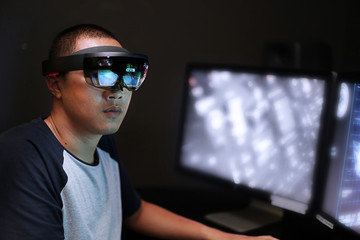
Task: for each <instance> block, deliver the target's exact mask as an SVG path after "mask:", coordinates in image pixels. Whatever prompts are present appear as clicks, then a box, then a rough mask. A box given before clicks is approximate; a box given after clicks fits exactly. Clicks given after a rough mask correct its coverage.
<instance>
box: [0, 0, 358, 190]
mask: <svg viewBox="0 0 360 240" xmlns="http://www.w3.org/2000/svg"><path fill="white" fill-rule="evenodd" d="M358 5H359V4H358V3H357V1H356V0H351V1H344V0H317V1H302V0H299V1H288V0H254V1H245V0H221V1H220V0H217V1H215V0H182V1H166V0H131V1H123V0H104V1H94V0H86V1H85V0H82V1H69V0H62V1H48V0H40V1H27V0H18V1H13V0H11V1H9V0H2V1H1V3H0V30H1V31H0V32H1V38H0V43H1V45H0V46H1V58H0V81H1V88H0V101H1V105H0V110H1V118H0V131H3V130H5V129H7V128H9V127H11V126H14V125H17V124H19V123H22V122H26V121H29V120H31V119H33V118H36V117H41V116H47V115H48V113H49V110H50V105H51V97H50V94H49V93H48V92H47V89H46V87H45V83H44V78H43V77H42V76H41V68H40V66H41V65H40V64H41V61H42V60H44V59H45V58H46V56H47V51H48V48H49V45H50V42H51V40H52V38H53V36H54V35H55V34H56V33H57V32H59V31H60V30H62V29H63V28H65V27H68V26H70V25H74V24H79V23H96V24H99V25H102V26H104V27H106V28H108V29H110V30H111V31H113V32H114V33H115V34H116V35H118V36H119V38H120V39H121V40H122V44H123V45H124V46H125V47H126V48H128V49H129V50H131V51H133V52H137V53H144V54H147V55H149V56H150V61H151V62H150V64H151V65H150V72H149V75H148V78H147V80H146V82H145V83H144V84H143V86H142V87H141V88H140V90H139V91H138V92H136V93H134V95H133V100H132V103H131V107H130V110H129V112H128V116H127V118H126V120H125V121H124V123H123V126H122V127H121V129H120V130H119V132H118V133H117V134H116V138H117V140H118V145H119V149H120V152H121V153H122V156H123V160H124V162H125V164H126V166H127V168H128V171H129V173H130V175H131V177H132V179H133V182H134V184H135V185H137V186H184V185H189V184H192V182H190V180H187V179H186V178H184V177H182V176H179V175H178V174H176V173H174V171H173V165H174V159H175V153H174V152H175V151H174V150H175V147H176V141H175V140H176V134H177V128H178V125H179V120H178V119H179V113H180V112H179V109H180V106H181V88H182V84H183V83H182V82H183V77H184V69H185V65H186V64H187V63H188V62H220V63H232V64H245V65H260V64H261V58H262V50H263V48H264V46H265V45H266V44H267V43H268V42H270V41H281V42H289V43H293V42H300V43H318V42H320V43H323V44H326V45H327V46H329V48H330V49H331V50H332V56H333V61H332V62H333V68H334V69H335V70H343V69H356V68H357V66H360V61H359V60H358V57H359V55H360V48H359V46H358V45H359V44H358V43H359V41H358V40H360V39H359V36H358V34H357V32H358V26H359V24H358V23H359V20H360V17H359V16H358V13H357V9H359V6H358Z"/></svg>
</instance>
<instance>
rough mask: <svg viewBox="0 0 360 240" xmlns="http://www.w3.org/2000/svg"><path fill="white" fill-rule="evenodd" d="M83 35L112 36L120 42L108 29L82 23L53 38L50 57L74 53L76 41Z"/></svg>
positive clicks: (95, 36)
mask: <svg viewBox="0 0 360 240" xmlns="http://www.w3.org/2000/svg"><path fill="white" fill-rule="evenodd" d="M81 37H89V38H112V39H114V40H116V41H118V42H119V43H120V41H119V40H118V39H117V37H116V36H115V35H114V34H113V33H112V32H110V31H108V30H107V29H105V28H103V27H100V26H98V25H95V24H80V25H75V26H72V27H69V28H67V29H65V30H63V31H61V32H60V33H59V34H58V35H57V36H56V37H55V38H54V40H53V43H52V45H51V47H50V51H49V56H48V57H49V59H51V58H55V57H62V56H67V55H70V54H71V53H73V51H74V49H75V47H76V42H77V40H78V39H79V38H81Z"/></svg>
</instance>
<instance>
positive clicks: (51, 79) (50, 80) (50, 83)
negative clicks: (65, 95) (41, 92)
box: [46, 75, 62, 98]
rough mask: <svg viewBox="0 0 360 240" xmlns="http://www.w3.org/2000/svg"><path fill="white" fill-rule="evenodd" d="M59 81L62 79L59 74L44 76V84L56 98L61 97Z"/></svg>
mask: <svg viewBox="0 0 360 240" xmlns="http://www.w3.org/2000/svg"><path fill="white" fill-rule="evenodd" d="M59 81H62V77H61V76H60V75H52V76H46V85H47V87H48V89H49V91H50V93H51V94H52V95H53V96H54V97H56V98H61V90H60V87H59Z"/></svg>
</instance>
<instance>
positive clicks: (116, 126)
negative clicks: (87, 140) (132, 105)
mask: <svg viewBox="0 0 360 240" xmlns="http://www.w3.org/2000/svg"><path fill="white" fill-rule="evenodd" d="M119 128H120V124H112V125H111V126H108V127H106V128H104V129H102V130H101V135H109V134H114V133H116V132H117V131H118V130H119Z"/></svg>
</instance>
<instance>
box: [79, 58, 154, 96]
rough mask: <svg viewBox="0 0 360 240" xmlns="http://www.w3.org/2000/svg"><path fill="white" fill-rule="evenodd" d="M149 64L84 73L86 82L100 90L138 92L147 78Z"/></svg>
mask: <svg viewBox="0 0 360 240" xmlns="http://www.w3.org/2000/svg"><path fill="white" fill-rule="evenodd" d="M147 70H148V64H147V63H143V64H140V65H139V64H131V63H127V64H126V67H124V69H123V70H122V69H121V68H120V69H113V68H111V69H97V70H90V71H84V72H85V76H87V77H86V78H85V79H86V82H87V83H88V84H90V85H92V86H94V87H98V88H111V89H112V90H119V89H120V90H122V89H123V88H126V89H128V90H129V91H134V90H137V89H138V88H139V87H140V85H141V84H142V83H143V81H144V80H145V78H146V74H147Z"/></svg>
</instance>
